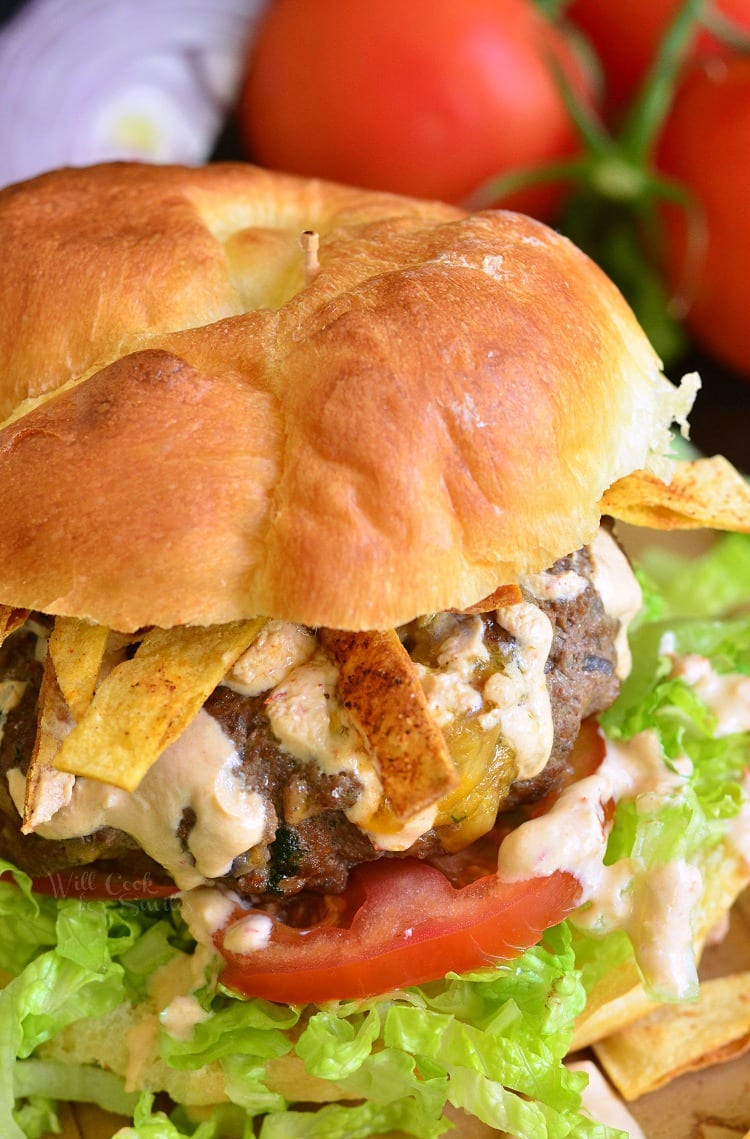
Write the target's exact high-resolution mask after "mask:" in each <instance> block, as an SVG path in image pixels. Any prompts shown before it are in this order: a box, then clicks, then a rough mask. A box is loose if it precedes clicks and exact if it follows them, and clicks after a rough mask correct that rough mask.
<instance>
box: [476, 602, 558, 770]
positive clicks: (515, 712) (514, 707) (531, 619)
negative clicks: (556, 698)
mask: <svg viewBox="0 0 750 1139" xmlns="http://www.w3.org/2000/svg"><path fill="white" fill-rule="evenodd" d="M497 619H498V622H499V623H500V624H501V625H502V627H503V628H504V629H507V631H508V632H509V633H510V634H511V636H512V637H513V638H514V639H515V645H514V648H513V658H512V662H511V664H510V667H509V668H508V669H507V671H506V672H495V673H493V674H492V676H490V678H489V680H488V681H487V683H486V684H485V686H484V697H485V701H486V703H487V704H488V705H489V708H488V710H487V711H486V712H484V713H483V714H482V715H481V716H480V718H479V722H480V724H481V726H482V727H483V728H486V729H487V730H490V729H491V728H493V727H494V726H495V725H496V724H498V723H499V724H500V732H501V735H502V736H503V738H504V739H505V741H506V742H507V743H508V744H510V746H511V747H512V748H513V750H514V751H515V756H516V764H517V778H518V779H530V778H531V777H532V776H533V775H537V774H538V773H539V772H540V771H541V770H542V769H543V768H544V766H545V764H546V763H547V760H548V759H549V757H550V752H551V751H552V741H553V734H554V733H553V726H552V705H551V703H550V698H549V691H548V689H547V676H546V673H545V671H544V668H545V665H546V663H547V657H548V656H549V652H550V649H551V647H552V637H553V635H554V630H553V628H552V623H551V621H550V620H549V618H548V617H547V615H546V614H545V613H543V612H542V610H541V609H538V608H537V607H536V605H532V604H531V603H529V602H525V601H524V602H522V603H521V604H520V605H509V606H507V607H506V608H504V609H498V610H497Z"/></svg>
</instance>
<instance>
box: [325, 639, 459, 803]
mask: <svg viewBox="0 0 750 1139" xmlns="http://www.w3.org/2000/svg"><path fill="white" fill-rule="evenodd" d="M319 637H320V640H321V643H322V644H323V645H324V647H325V648H326V649H327V650H328V651H329V652H330V653H331V655H332V656H333V658H334V660H335V661H336V663H337V664H338V666H339V676H338V681H337V686H336V687H337V694H338V697H339V699H340V700H341V703H342V704H343V705H344V707H345V708H346V709H347V710H348V711H349V713H350V714H351V717H352V719H353V721H354V723H355V725H356V727H357V729H358V730H359V732H360V733H361V735H362V736H363V738H364V740H365V743H366V746H367V749H368V751H369V753H370V756H371V758H372V760H373V763H374V764H375V766H376V768H377V771H378V774H379V776H380V780H381V783H382V784H383V793H384V795H385V798H386V800H387V802H388V805H389V808H390V811H391V812H392V814H393V816H394V818H395V819H396V820H405V819H410V818H413V817H414V815H416V814H418V812H419V811H422V810H424V809H425V808H426V807H429V806H431V805H432V804H433V803H437V802H438V800H439V799H441V798H442V797H443V795H445V794H447V793H448V791H451V790H452V789H453V788H454V787H455V786H456V784H457V781H458V776H457V773H456V770H455V768H454V765H453V763H452V761H451V758H450V756H449V754H448V749H447V747H446V744H445V740H444V738H443V733H442V732H441V731H440V729H439V728H438V727H437V725H436V724H435V722H434V721H433V719H432V717H431V715H430V713H429V711H428V709H427V701H426V699H425V695H424V692H423V691H422V685H421V684H420V683H419V678H418V676H417V674H416V671H415V668H414V665H413V664H412V661H411V659H410V657H409V654H408V653H407V651H406V649H405V648H404V647H403V645H402V644H401V642H400V641H399V639H398V636H397V634H396V632H395V631H394V630H390V631H388V632H372V633H343V632H338V631H336V630H332V629H321V630H320V632H319Z"/></svg>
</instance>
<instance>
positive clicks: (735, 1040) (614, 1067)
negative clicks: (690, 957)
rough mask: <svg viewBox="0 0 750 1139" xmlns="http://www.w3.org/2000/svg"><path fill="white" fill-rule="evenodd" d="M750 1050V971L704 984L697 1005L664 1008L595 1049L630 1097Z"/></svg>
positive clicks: (616, 1084) (609, 1038)
mask: <svg viewBox="0 0 750 1139" xmlns="http://www.w3.org/2000/svg"><path fill="white" fill-rule="evenodd" d="M749 1048H750V973H735V974H733V975H732V976H729V977H716V978H714V979H713V980H710V981H704V982H703V984H702V985H701V991H700V995H699V997H698V1000H697V1001H694V1002H690V1003H687V1004H679V1005H662V1006H660V1007H659V1008H657V1009H654V1010H653V1011H652V1012H650V1013H649V1014H648V1016H646V1017H644V1018H643V1019H642V1020H639V1021H636V1022H635V1024H632V1025H630V1027H629V1028H625V1029H623V1030H622V1031H621V1032H617V1033H615V1035H614V1036H609V1037H607V1038H606V1039H605V1040H602V1041H600V1042H599V1043H598V1044H596V1045H595V1046H594V1051H595V1052H596V1055H597V1058H598V1060H599V1062H600V1063H601V1064H602V1065H603V1067H604V1069H605V1071H606V1073H607V1075H608V1076H609V1078H610V1080H611V1081H612V1082H613V1084H615V1086H616V1087H617V1088H618V1090H619V1091H620V1094H621V1095H622V1096H624V1098H625V1099H637V1097H638V1096H641V1095H644V1094H645V1093H646V1092H650V1091H654V1090H655V1089H656V1088H660V1087H663V1085H664V1084H666V1083H669V1081H670V1080H673V1079H674V1078H675V1077H676V1076H681V1075H683V1074H684V1073H685V1072H694V1071H698V1070H699V1069H700V1068H707V1067H709V1066H710V1065H711V1064H720V1063H722V1062H724V1061H726V1060H733V1059H735V1057H737V1056H741V1055H742V1053H743V1052H746V1051H747V1050H748V1049H749Z"/></svg>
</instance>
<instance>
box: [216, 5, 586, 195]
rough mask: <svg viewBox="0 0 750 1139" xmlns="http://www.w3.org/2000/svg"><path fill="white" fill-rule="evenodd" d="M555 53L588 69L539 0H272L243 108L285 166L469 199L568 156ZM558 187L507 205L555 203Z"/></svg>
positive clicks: (244, 122)
mask: <svg viewBox="0 0 750 1139" xmlns="http://www.w3.org/2000/svg"><path fill="white" fill-rule="evenodd" d="M552 61H555V65H556V66H557V67H559V68H560V69H561V70H562V71H563V72H564V73H565V74H566V75H567V76H568V79H569V81H570V83H571V84H572V85H573V87H574V89H575V90H576V92H577V94H578V95H579V96H580V97H581V98H586V97H587V96H586V91H587V89H588V80H587V76H586V75H585V74H584V71H583V69H582V67H581V65H580V64H579V62H578V59H577V57H576V56H575V55H574V53H573V52H572V50H571V49H570V47H569V45H568V44H567V42H566V40H565V39H564V38H563V36H562V35H561V34H560V33H559V32H558V31H557V30H556V28H554V27H553V26H552V25H551V24H550V23H549V22H547V21H546V20H545V19H544V18H543V17H542V16H541V15H540V13H539V12H538V11H537V10H536V9H535V8H534V6H533V4H532V3H531V0H407V2H406V3H405V2H404V0H361V2H353V0H275V3H274V4H272V5H271V6H270V7H269V8H268V10H267V12H266V15H265V18H264V20H263V22H262V24H261V27H260V28H259V31H258V34H257V37H256V39H255V41H254V44H253V49H252V53H251V58H250V61H249V68H248V74H247V79H246V83H245V86H244V90H243V93H242V96H241V99H240V103H239V110H238V117H239V126H240V130H241V133H242V135H243V137H244V141H245V144H246V146H247V149H248V152H249V154H250V156H251V157H252V158H253V159H255V160H256V161H258V162H260V163H262V164H264V165H266V166H271V167H274V168H276V169H283V170H286V171H290V172H293V173H298V174H305V175H317V176H320V177H324V178H330V179H333V180H336V181H343V182H348V183H351V184H354V185H359V186H364V187H368V188H371V189H380V190H391V191H395V192H400V193H405V194H411V195H414V196H416V197H427V198H441V199H443V200H446V201H460V200H461V199H463V198H465V197H466V196H467V195H469V194H470V193H471V191H472V190H474V189H475V188H476V187H477V185H478V184H480V183H481V182H483V181H484V180H485V179H487V178H489V177H491V176H494V175H495V174H498V173H504V172H507V171H509V170H515V169H517V168H519V167H527V166H533V165H537V164H539V163H543V162H548V161H550V160H553V159H557V158H560V157H562V156H565V155H568V154H570V153H571V152H573V151H574V149H575V148H576V146H577V135H576V132H575V128H574V127H573V125H572V123H571V121H570V119H569V116H568V114H567V111H566V109H565V106H564V103H563V100H562V99H561V97H560V93H559V89H558V85H557V83H556V79H555V77H554V75H553V66H552ZM554 200H555V196H554V194H550V191H549V188H547V189H545V190H542V191H540V190H538V189H536V190H533V191H524V192H523V193H522V194H516V195H514V197H513V198H512V199H508V200H507V201H506V202H504V204H509V205H512V206H513V207H515V208H519V209H526V210H527V212H532V211H533V212H537V213H538V214H541V215H544V214H548V213H549V210H550V208H551V204H552V202H554Z"/></svg>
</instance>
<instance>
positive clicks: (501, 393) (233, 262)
mask: <svg viewBox="0 0 750 1139" xmlns="http://www.w3.org/2000/svg"><path fill="white" fill-rule="evenodd" d="M305 230H314V231H316V232H317V233H318V234H319V236H320V248H319V266H320V268H319V271H318V272H317V275H316V276H314V278H313V279H309V280H307V281H306V280H305V273H304V258H303V253H302V249H301V247H300V236H301V234H302V233H303V231H305ZM0 244H1V245H2V248H3V255H4V264H3V272H2V274H1V275H0V317H1V320H0V415H3V416H7V417H8V418H7V420H6V423H5V425H4V426H3V427H2V429H1V430H0V501H1V502H2V504H3V505H2V522H1V523H0V603H4V604H7V605H13V606H17V607H24V608H33V609H40V610H43V611H47V612H51V613H55V614H65V615H72V616H80V617H86V618H89V619H91V620H94V621H97V622H100V623H103V624H107V625H110V626H112V627H115V628H118V629H122V630H124V631H130V630H133V629H136V628H139V627H142V626H144V625H153V624H155V625H160V626H164V627H170V626H173V625H177V624H183V623H192V624H213V623H217V622H227V621H231V620H234V619H238V618H244V617H248V616H253V615H258V614H263V615H266V616H276V617H281V618H284V619H287V620H293V621H301V622H304V623H306V624H310V625H327V626H331V627H339V628H348V629H363V628H383V627H391V626H394V625H396V624H399V623H401V622H403V621H406V620H409V619H411V618H412V617H414V616H415V615H417V614H421V613H426V612H431V611H434V610H438V609H444V608H449V607H457V606H464V605H468V604H471V603H473V602H475V601H477V600H478V599H479V598H481V597H483V596H485V595H486V594H488V593H489V592H491V590H492V589H494V588H495V587H496V586H497V585H498V584H500V583H502V582H511V581H513V580H515V579H516V577H517V575H518V574H519V573H522V572H526V571H534V570H539V569H542V568H544V567H546V566H548V565H550V564H551V563H552V562H553V561H554V560H555V558H557V557H558V556H560V555H562V554H565V553H567V552H569V551H570V550H572V549H574V548H577V547H578V546H580V545H581V544H582V543H585V542H586V541H588V540H590V539H591V537H592V535H593V533H594V530H595V528H596V526H597V525H598V522H599V507H598V503H599V499H600V497H601V495H602V493H603V491H604V490H605V489H606V488H607V487H608V486H609V485H610V484H611V483H613V482H614V481H615V480H616V479H618V478H619V477H621V476H623V475H625V474H628V473H630V472H631V471H633V470H634V469H636V468H640V467H644V466H648V465H649V464H650V463H651V461H652V459H654V457H655V456H658V455H660V454H662V453H663V452H664V451H665V449H666V447H667V445H668V435H667V428H668V426H669V424H670V422H671V421H672V419H673V417H674V416H675V415H678V416H680V415H682V414H684V411H685V410H686V408H685V406H684V403H685V401H684V399H683V398H682V397H681V396H680V394H679V392H678V390H677V389H675V388H674V387H673V386H672V385H671V384H669V383H668V382H667V381H666V380H665V379H664V378H663V376H662V375H661V371H660V365H659V361H658V359H657V357H656V356H655V354H654V352H653V351H652V349H651V348H650V346H649V344H648V342H647V341H646V339H645V337H644V335H643V333H642V332H641V330H640V329H639V327H638V325H637V324H636V322H635V319H634V317H633V315H632V313H631V312H630V310H629V309H628V307H627V305H626V304H625V302H624V301H623V299H622V297H621V296H620V294H619V293H618V292H617V290H616V289H615V288H614V286H613V285H612V284H611V283H610V282H609V281H608V280H607V279H606V278H605V276H604V275H603V274H602V273H601V272H600V271H599V270H598V269H597V268H596V267H595V266H594V265H593V264H592V263H591V262H590V261H589V260H588V259H587V258H586V257H585V256H584V255H583V254H582V253H580V252H579V251H578V250H577V249H575V247H574V246H573V245H571V244H570V242H569V241H567V240H566V239H565V238H563V237H560V236H558V235H557V234H555V233H554V232H552V231H551V230H550V229H548V228H546V227H545V226H543V225H541V224H540V223H538V222H535V221H532V220H530V219H529V218H526V217H522V216H520V215H516V214H510V213H503V212H496V211H487V212H484V213H480V214H476V215H466V214H465V213H463V212H462V211H460V210H458V209H456V208H453V207H449V206H445V205H441V204H437V203H430V202H422V201H412V200H409V199H405V198H399V197H394V196H390V195H383V194H375V193H369V192H364V191H357V190H351V189H345V188H342V187H339V186H334V185H330V184H326V183H323V182H317V181H304V180H299V179H295V178H290V177H285V176H280V175H277V174H272V173H269V172H267V171H262V170H258V169H255V168H253V167H250V166H242V165H220V166H212V167H208V168H204V169H181V168H173V167H151V166H140V165H108V166H101V167H95V168H91V169H79V170H64V171H60V172H56V173H52V174H48V175H44V176H42V177H40V178H37V179H35V180H33V181H31V182H28V183H25V184H22V185H19V186H15V187H11V188H8V189H6V190H5V191H3V192H1V193H0ZM308 277H312V273H309V274H308ZM22 401H23V402H22Z"/></svg>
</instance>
